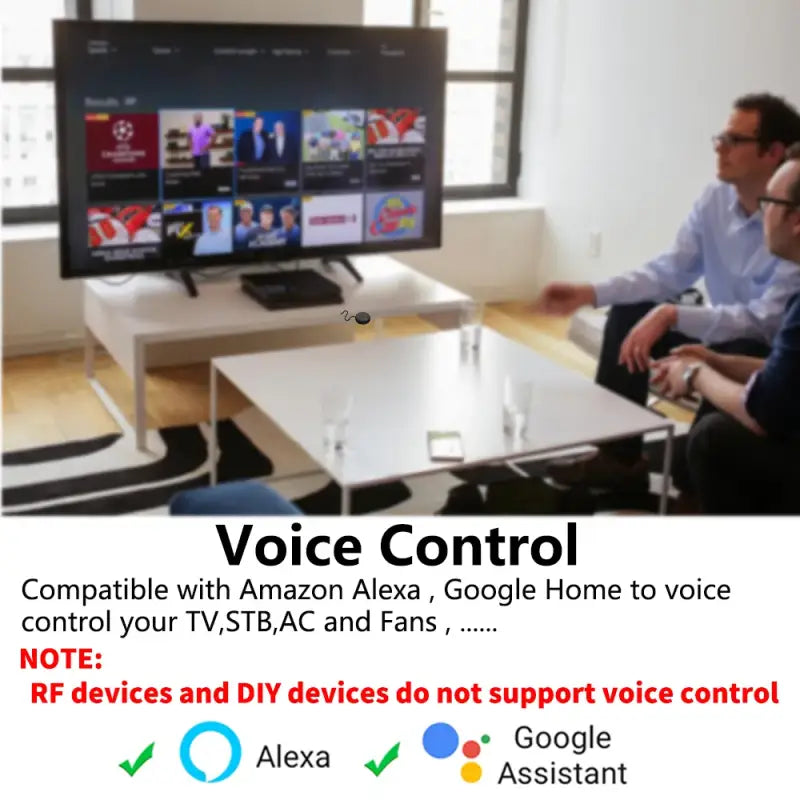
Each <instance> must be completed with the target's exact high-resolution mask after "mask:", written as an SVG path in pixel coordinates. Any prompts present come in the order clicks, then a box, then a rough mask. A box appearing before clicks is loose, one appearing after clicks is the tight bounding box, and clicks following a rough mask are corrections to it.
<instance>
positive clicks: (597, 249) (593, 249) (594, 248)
mask: <svg viewBox="0 0 800 800" xmlns="http://www.w3.org/2000/svg"><path fill="white" fill-rule="evenodd" d="M602 252H603V234H602V233H601V232H600V231H589V257H590V258H600V255H601V253H602Z"/></svg>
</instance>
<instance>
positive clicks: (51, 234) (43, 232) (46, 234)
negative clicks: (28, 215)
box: [2, 222, 58, 244]
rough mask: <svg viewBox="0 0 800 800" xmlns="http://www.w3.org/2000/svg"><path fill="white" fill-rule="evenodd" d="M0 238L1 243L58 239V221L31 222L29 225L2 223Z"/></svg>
mask: <svg viewBox="0 0 800 800" xmlns="http://www.w3.org/2000/svg"><path fill="white" fill-rule="evenodd" d="M2 239H3V244H5V243H6V242H35V241H37V240H49V239H58V223H57V222H33V223H31V224H30V225H3V235H2Z"/></svg>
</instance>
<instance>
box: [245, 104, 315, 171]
mask: <svg viewBox="0 0 800 800" xmlns="http://www.w3.org/2000/svg"><path fill="white" fill-rule="evenodd" d="M235 132H236V163H237V164H238V165H239V166H274V165H279V164H282V165H290V164H297V163H298V162H299V161H300V112H298V111H237V112H236V124H235Z"/></svg>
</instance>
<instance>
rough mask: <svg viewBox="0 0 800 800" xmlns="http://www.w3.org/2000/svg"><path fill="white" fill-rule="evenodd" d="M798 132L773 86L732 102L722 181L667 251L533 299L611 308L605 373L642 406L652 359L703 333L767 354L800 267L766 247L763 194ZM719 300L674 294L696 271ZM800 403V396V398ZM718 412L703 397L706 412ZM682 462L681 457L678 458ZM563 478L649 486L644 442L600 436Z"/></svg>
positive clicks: (553, 287)
mask: <svg viewBox="0 0 800 800" xmlns="http://www.w3.org/2000/svg"><path fill="white" fill-rule="evenodd" d="M797 141H800V115H798V113H797V111H796V110H795V109H794V108H792V107H791V106H789V105H788V104H787V103H786V102H784V101H783V100H782V99H780V98H778V97H774V96H772V95H768V94H759V95H747V96H745V97H741V98H739V99H738V100H736V102H735V103H734V108H733V111H732V113H731V115H730V118H729V119H728V124H727V126H726V128H725V130H724V131H723V132H722V133H720V134H719V135H717V136H715V137H713V144H714V150H715V151H716V154H717V177H718V179H719V180H718V181H716V182H714V183H713V184H711V185H710V186H709V187H707V189H706V190H705V191H704V192H703V194H702V195H701V196H700V198H699V199H698V200H697V202H696V203H695V205H694V207H693V208H692V210H691V213H690V214H689V217H688V219H687V220H686V221H685V222H684V224H683V226H682V227H681V229H680V230H679V232H678V236H677V239H676V241H675V243H674V245H673V246H672V248H671V249H670V250H668V251H667V252H666V253H663V254H662V255H660V256H658V257H657V258H655V259H653V260H652V261H650V262H648V263H647V264H645V265H644V266H643V267H641V268H640V269H638V270H634V271H632V272H629V273H627V274H625V275H621V276H618V277H615V278H611V279H609V280H604V281H599V282H597V283H551V284H550V285H549V286H547V287H546V288H545V289H544V291H543V293H542V295H541V296H540V298H539V299H538V300H537V302H536V304H535V306H534V308H535V309H536V310H537V311H540V312H544V313H550V314H564V315H566V314H572V313H573V312H575V311H576V310H577V309H578V308H580V307H581V306H586V305H589V306H596V307H601V306H607V305H611V309H610V311H609V314H608V319H607V322H606V326H605V331H604V335H603V347H602V351H601V355H600V360H599V364H598V369H597V375H596V381H597V383H598V384H600V385H601V386H605V387H606V388H608V389H611V390H612V391H614V392H616V393H617V394H620V395H622V396H624V397H627V398H628V399H630V400H633V401H634V402H637V403H639V404H642V405H643V404H644V403H645V402H646V399H647V394H648V382H649V368H650V362H651V359H652V358H660V357H662V356H665V355H666V354H667V353H668V352H669V351H670V350H671V349H672V348H674V347H677V346H679V345H682V344H688V343H692V342H702V343H704V344H707V345H709V346H710V347H711V348H713V349H714V350H715V351H718V352H723V353H739V354H745V355H751V356H765V355H766V354H767V353H768V352H769V347H770V344H771V343H772V340H773V337H774V336H775V334H776V332H777V330H778V328H779V327H780V324H781V320H782V318H783V314H784V311H785V309H786V303H787V301H788V299H789V298H790V297H791V296H792V295H793V294H795V292H797V291H800V271H798V270H797V268H796V267H794V266H793V265H791V264H789V263H787V262H786V261H783V260H781V259H780V258H778V257H776V256H775V255H772V254H771V253H769V252H768V251H767V249H766V247H765V246H764V240H763V228H762V213H761V211H760V209H759V204H758V198H759V196H761V195H763V194H764V193H765V190H766V186H767V182H768V181H769V179H770V178H771V177H772V175H773V174H774V173H775V170H776V169H777V168H778V166H779V165H780V164H781V162H782V161H783V159H784V157H785V154H786V149H787V147H788V146H789V145H791V144H792V143H794V142H797ZM701 278H703V279H704V280H705V285H706V289H707V291H708V295H709V300H710V304H709V305H706V306H685V305H676V304H675V303H672V302H668V301H669V300H670V298H676V297H677V296H679V295H680V294H681V293H682V292H684V291H685V290H686V289H688V288H689V287H691V286H692V285H693V284H694V283H696V282H697V281H698V280H699V279H701ZM798 402H800V398H799V400H798ZM709 410H711V408H710V406H708V404H704V405H703V406H702V407H701V409H700V410H699V412H698V417H702V416H703V415H704V414H705V413H708V411H709ZM678 463H680V459H678ZM550 474H551V476H552V477H553V478H554V479H555V480H556V481H558V482H559V483H562V484H567V485H569V484H577V483H583V484H587V485H590V486H596V487H605V488H615V489H646V487H647V485H648V470H647V461H646V460H645V459H644V458H643V457H642V440H641V438H638V439H627V440H623V441H620V442H615V443H609V444H607V445H603V446H602V447H601V448H600V450H599V452H598V454H597V455H596V456H595V457H593V458H591V459H583V460H576V461H573V462H567V463H559V464H556V465H553V466H552V467H551V470H550Z"/></svg>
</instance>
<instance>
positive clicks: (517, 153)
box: [413, 0, 531, 200]
mask: <svg viewBox="0 0 800 800" xmlns="http://www.w3.org/2000/svg"><path fill="white" fill-rule="evenodd" d="M530 1H531V0H517V27H516V37H515V47H514V67H513V69H511V70H493V71H485V70H484V71H480V70H475V71H460V70H459V71H450V70H448V71H447V72H446V74H445V81H446V83H477V82H480V83H498V84H511V120H510V129H509V139H508V170H507V174H506V181H505V182H504V183H485V184H471V185H463V186H444V187H443V196H444V199H445V200H474V199H479V198H492V197H517V196H518V194H519V177H520V173H521V170H522V149H521V139H522V102H523V97H524V83H525V56H526V47H527V41H528V35H527V31H528V17H529V14H530ZM430 7H431V0H414V19H413V25H414V27H418V28H421V27H429V26H430V25H429V23H430Z"/></svg>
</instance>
